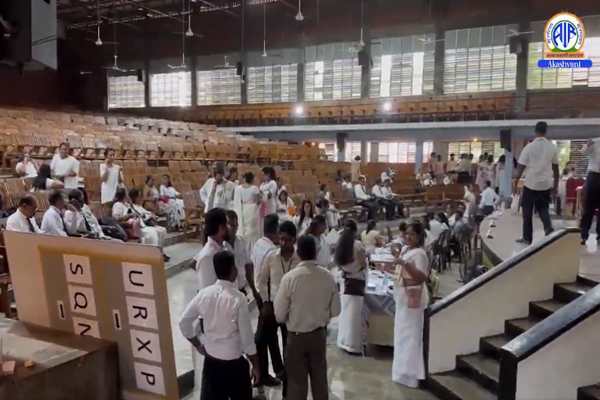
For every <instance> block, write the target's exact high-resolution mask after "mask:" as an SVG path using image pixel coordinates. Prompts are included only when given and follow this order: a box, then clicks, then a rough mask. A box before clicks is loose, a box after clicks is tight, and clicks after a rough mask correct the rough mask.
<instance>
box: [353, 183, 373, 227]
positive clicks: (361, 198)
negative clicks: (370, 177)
mask: <svg viewBox="0 0 600 400" xmlns="http://www.w3.org/2000/svg"><path fill="white" fill-rule="evenodd" d="M366 183H367V178H365V176H364V175H361V176H360V178H359V182H358V183H357V184H356V185H355V186H354V196H355V197H356V205H358V206H361V207H363V208H366V209H367V213H368V215H367V218H368V219H375V215H377V202H376V201H375V200H374V199H373V196H369V195H368V194H367V189H366V186H365V184H366Z"/></svg>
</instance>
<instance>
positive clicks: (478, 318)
mask: <svg viewBox="0 0 600 400" xmlns="http://www.w3.org/2000/svg"><path fill="white" fill-rule="evenodd" d="M506 245H507V246H510V245H512V244H511V243H506ZM580 246H581V245H580V239H579V229H577V228H566V229H561V230H558V231H556V232H554V233H552V234H550V235H549V236H546V237H545V238H543V239H542V240H540V241H538V242H536V243H535V244H533V245H531V246H529V247H527V248H526V249H524V250H523V251H522V252H520V253H518V254H516V255H514V256H513V257H511V258H509V259H508V260H506V261H504V262H502V263H501V264H499V265H498V266H496V267H495V268H493V269H491V270H490V271H488V272H487V273H485V274H483V275H481V276H480V277H478V278H476V279H474V280H472V281H471V282H469V283H468V284H466V285H464V286H462V287H461V288H459V289H457V290H455V291H454V292H452V293H451V294H450V295H448V296H446V297H445V298H443V299H442V300H440V301H438V302H436V303H434V304H433V305H432V306H430V307H428V308H427V309H426V310H425V318H424V328H423V329H424V332H423V346H424V354H425V364H426V367H427V370H428V373H438V372H445V371H451V370H453V369H454V368H455V363H456V356H457V355H463V354H470V353H475V352H477V350H478V347H479V339H480V338H481V337H485V336H490V335H494V334H498V333H500V332H502V331H503V329H504V321H505V320H507V319H513V318H519V317H522V316H524V315H527V313H528V307H529V302H531V301H541V300H546V299H548V298H551V297H552V291H553V287H554V284H555V283H563V282H573V281H575V279H576V278H577V275H578V273H579V256H580Z"/></svg>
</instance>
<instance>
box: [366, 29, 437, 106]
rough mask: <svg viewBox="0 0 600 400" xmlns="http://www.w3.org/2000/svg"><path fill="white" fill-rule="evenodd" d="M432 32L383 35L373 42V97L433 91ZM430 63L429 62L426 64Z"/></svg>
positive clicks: (371, 95)
mask: <svg viewBox="0 0 600 400" xmlns="http://www.w3.org/2000/svg"><path fill="white" fill-rule="evenodd" d="M429 36H432V37H433V35H428V37H427V38H425V37H424V36H408V37H402V38H384V39H381V41H380V42H379V43H374V44H373V45H372V54H374V55H373V57H372V58H373V67H372V68H371V78H370V79H371V89H370V91H371V93H370V97H371V98H379V97H399V96H411V95H421V94H423V93H431V92H432V91H433V69H434V68H433V67H434V65H433V50H434V46H435V42H434V41H433V39H432V37H429ZM426 64H428V65H426Z"/></svg>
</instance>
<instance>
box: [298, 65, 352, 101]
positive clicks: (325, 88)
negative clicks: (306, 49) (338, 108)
mask: <svg viewBox="0 0 600 400" xmlns="http://www.w3.org/2000/svg"><path fill="white" fill-rule="evenodd" d="M304 77H305V82H304V97H305V99H306V101H321V100H344V99H358V98H360V89H361V83H360V82H361V67H360V65H358V58H346V59H341V60H333V61H313V62H307V63H306V66H305V74H304Z"/></svg>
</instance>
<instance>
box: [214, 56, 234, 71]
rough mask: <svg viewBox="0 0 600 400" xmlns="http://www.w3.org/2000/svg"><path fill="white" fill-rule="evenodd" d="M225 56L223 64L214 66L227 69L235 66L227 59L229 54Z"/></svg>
mask: <svg viewBox="0 0 600 400" xmlns="http://www.w3.org/2000/svg"><path fill="white" fill-rule="evenodd" d="M223 58H224V62H223V64H219V65H215V66H214V68H222V69H226V68H233V67H234V66H233V65H231V64H229V61H227V56H223Z"/></svg>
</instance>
